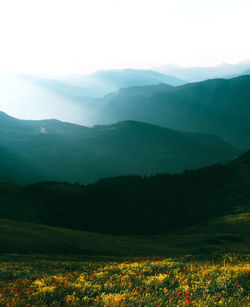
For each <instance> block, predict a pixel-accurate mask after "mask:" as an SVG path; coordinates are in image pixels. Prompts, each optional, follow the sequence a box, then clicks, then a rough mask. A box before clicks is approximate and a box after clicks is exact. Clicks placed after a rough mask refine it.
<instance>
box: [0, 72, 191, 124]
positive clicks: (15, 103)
mask: <svg viewBox="0 0 250 307" xmlns="http://www.w3.org/2000/svg"><path fill="white" fill-rule="evenodd" d="M158 83H169V84H174V85H179V84H183V83H185V82H184V81H181V80H177V79H176V78H174V77H170V76H165V75H162V74H160V73H157V72H154V71H149V70H133V69H125V70H110V71H98V72H96V73H94V74H91V75H73V76H65V77H62V76H61V77H48V76H36V75H27V74H21V73H14V72H10V71H6V70H0V101H1V102H0V110H1V111H4V112H6V113H9V114H11V115H12V116H17V117H19V118H24V119H36V120H38V119H49V118H57V119H59V120H63V121H69V122H74V123H79V124H85V125H92V124H93V123H94V119H92V112H93V111H96V107H95V100H94V99H93V97H102V96H104V95H106V94H108V93H110V92H114V91H117V90H119V89H120V88H121V87H128V86H144V85H152V84H158Z"/></svg>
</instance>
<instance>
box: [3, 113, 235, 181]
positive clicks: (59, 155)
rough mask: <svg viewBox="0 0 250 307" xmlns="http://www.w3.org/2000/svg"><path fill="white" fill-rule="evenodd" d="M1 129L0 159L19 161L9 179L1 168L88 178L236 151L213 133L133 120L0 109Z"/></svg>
mask: <svg viewBox="0 0 250 307" xmlns="http://www.w3.org/2000/svg"><path fill="white" fill-rule="evenodd" d="M0 129H1V132H2V134H1V135H0V148H2V149H3V150H5V154H3V153H2V156H1V151H0V162H1V164H3V163H4V164H5V165H6V164H7V165H9V167H11V165H12V164H13V163H14V165H16V164H18V165H19V164H20V163H21V165H22V167H16V168H17V170H19V172H18V176H13V178H12V180H10V178H9V175H8V172H7V170H6V172H7V173H5V172H2V173H1V172H0V181H2V182H3V181H6V180H8V181H9V180H10V182H19V183H22V182H24V183H30V182H35V181H41V180H60V181H71V182H75V181H79V182H81V183H89V182H93V181H96V180H98V179H100V178H103V177H107V176H118V175H126V174H145V175H146V174H153V173H158V172H163V171H166V172H171V173H173V172H181V171H183V170H184V169H190V168H199V167H202V166H206V165H210V164H213V163H222V162H227V161H230V160H232V159H233V158H235V157H236V156H237V155H239V154H240V153H241V151H240V150H238V149H235V148H233V147H232V146H230V145H229V144H228V143H226V142H225V141H223V140H222V139H220V138H219V137H217V136H213V135H205V134H200V133H185V132H179V131H174V130H171V129H167V128H162V127H159V126H155V125H150V124H147V123H142V122H136V121H123V122H119V123H115V124H112V125H97V126H94V127H93V128H87V127H84V126H78V125H74V124H69V123H63V122H60V121H56V120H45V121H24V120H17V119H14V118H11V117H9V116H7V115H6V114H4V113H0ZM8 152H9V153H10V155H9V156H8V154H7V153H8ZM24 169H26V171H23V170H24ZM11 171H12V173H14V174H15V172H14V169H12V170H11ZM6 178H7V179H6Z"/></svg>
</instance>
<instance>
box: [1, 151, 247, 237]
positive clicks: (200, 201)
mask: <svg viewBox="0 0 250 307" xmlns="http://www.w3.org/2000/svg"><path fill="white" fill-rule="evenodd" d="M249 156H250V152H248V153H246V154H245V155H244V156H243V161H242V159H238V160H235V161H234V162H233V163H229V164H227V165H214V166H210V167H207V168H203V169H199V170H194V171H185V172H184V173H182V174H176V175H170V174H158V175H155V176H152V177H145V176H144V177H141V176H124V177H115V178H106V179H102V180H100V181H99V182H97V183H95V184H91V185H85V186H81V185H79V184H73V185H72V184H69V183H65V182H64V183H62V182H61V183H60V182H43V183H37V184H32V185H29V186H27V187H23V188H21V187H18V186H14V185H9V184H1V185H0V217H2V218H8V219H15V220H20V221H27V222H35V223H42V224H48V225H53V226H60V227H65V228H74V229H80V230H85V231H92V232H93V231H94V232H99V233H109V234H124V235H125V234H147V235H149V234H159V233H171V232H173V231H175V232H176V231H177V232H181V233H182V234H183V232H184V231H185V229H187V228H190V227H195V229H196V227H198V228H197V229H199V228H200V227H202V228H203V229H210V230H209V231H210V232H211V233H213V234H214V232H213V227H212V226H211V225H215V224H216V225H220V227H221V228H224V229H225V232H229V229H230V226H226V225H227V223H228V221H229V220H228V218H226V220H225V219H224V217H225V216H230V215H231V216H236V215H242V214H243V215H244V214H248V213H249V210H250V201H249V200H250V164H247V163H246V162H245V161H248V159H249ZM230 219H231V218H230ZM229 222H230V221H229ZM211 223H212V224H211ZM230 223H231V222H230ZM199 225H200V226H199ZM202 225H203V226H202ZM209 225H210V226H211V227H210V226H209ZM209 227H210V228H209ZM218 227H219V226H218ZM244 229H245V226H244ZM190 232H192V229H191V228H190ZM190 232H189V233H190ZM221 232H223V231H221Z"/></svg>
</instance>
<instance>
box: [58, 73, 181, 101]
mask: <svg viewBox="0 0 250 307" xmlns="http://www.w3.org/2000/svg"><path fill="white" fill-rule="evenodd" d="M60 79H61V80H63V81H64V82H67V83H69V84H73V85H74V86H81V87H85V88H88V89H89V90H90V91H92V94H90V95H88V96H94V97H100V96H104V95H106V94H108V93H111V92H115V91H117V90H119V89H120V88H123V87H132V86H145V85H156V84H158V83H165V84H169V85H172V86H177V85H181V84H184V83H186V82H185V81H183V80H180V79H177V78H175V77H172V76H167V75H164V74H160V73H158V72H155V71H152V70H143V69H121V70H119V69H117V70H100V71H97V72H95V73H93V74H90V75H72V76H65V77H61V78H60Z"/></svg>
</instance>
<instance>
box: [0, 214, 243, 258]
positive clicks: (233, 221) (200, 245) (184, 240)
mask: <svg viewBox="0 0 250 307" xmlns="http://www.w3.org/2000/svg"><path fill="white" fill-rule="evenodd" d="M224 220H225V221H226V224H227V227H229V228H227V230H225V227H224V228H223V229H221V228H220V230H221V231H220V232H217V233H214V231H215V229H216V228H217V229H219V227H222V226H223V225H225V221H224V223H223V222H218V221H217V222H216V223H217V224H216V227H214V225H215V224H212V225H213V229H212V230H213V231H211V227H210V228H209V229H208V227H207V226H204V227H206V228H205V230H206V233H202V232H200V233H199V231H200V229H199V228H197V229H192V230H187V232H188V233H179V234H172V235H160V236H149V237H142V236H138V237H135V236H133V237H132V236H111V235H103V234H96V233H90V232H84V231H78V230H72V229H65V228H59V227H51V226H46V225H41V224H34V223H24V222H17V221H13V220H7V219H0V255H1V254H3V253H4V254H6V253H8V254H18V258H19V259H20V254H25V255H30V254H35V255H37V254H39V255H44V254H45V255H46V257H49V256H50V255H53V256H51V257H53V260H55V255H59V254H60V255H62V254H63V255H64V259H65V256H66V255H70V256H71V257H72V256H75V257H77V256H78V255H81V257H82V256H93V255H95V256H97V255H98V256H107V255H108V256H157V257H159V256H166V255H167V256H170V255H180V254H187V253H192V254H197V253H198V254H200V253H207V254H211V253H213V254H220V255H221V254H222V253H229V252H230V253H233V252H237V253H238V254H239V253H242V254H244V253H245V254H246V253H249V240H248V239H247V237H245V236H244V232H242V229H243V227H244V230H245V233H247V231H249V216H245V218H244V217H243V216H242V215H236V216H234V218H232V217H230V218H229V217H225V218H224ZM231 227H232V229H233V231H232V230H231V231H230V228H231ZM228 229H229V230H228Z"/></svg>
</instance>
